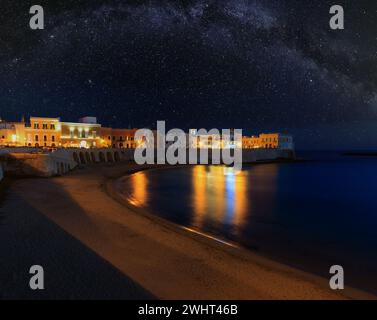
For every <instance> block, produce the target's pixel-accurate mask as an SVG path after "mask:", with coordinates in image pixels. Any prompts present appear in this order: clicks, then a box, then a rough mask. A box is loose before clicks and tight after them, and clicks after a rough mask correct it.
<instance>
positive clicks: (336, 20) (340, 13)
mask: <svg viewBox="0 0 377 320" xmlns="http://www.w3.org/2000/svg"><path fill="white" fill-rule="evenodd" d="M29 13H30V14H31V15H32V17H31V18H30V21H29V26H30V29H32V30H43V29H44V18H45V15H44V9H43V7H42V6H41V5H33V6H32V7H30V10H29ZM329 13H330V15H331V17H330V21H329V25H330V28H331V29H332V30H343V29H344V9H343V7H342V6H341V5H332V6H331V7H330V11H329Z"/></svg>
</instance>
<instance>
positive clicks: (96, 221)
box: [0, 163, 370, 299]
mask: <svg viewBox="0 0 377 320" xmlns="http://www.w3.org/2000/svg"><path fill="white" fill-rule="evenodd" d="M143 168H145V167H140V166H137V165H135V164H132V163H118V164H94V165H91V166H89V167H87V168H84V169H83V170H77V171H75V172H72V173H70V174H68V175H65V176H62V177H55V178H51V179H37V178H36V179H23V180H22V179H21V180H17V181H16V182H15V183H14V184H12V186H11V194H12V197H11V198H9V199H7V201H6V202H5V204H4V207H3V214H4V215H5V216H6V217H7V216H8V217H9V220H10V222H9V221H8V222H6V223H4V224H3V225H2V226H1V228H3V229H2V232H0V244H1V243H3V246H4V248H3V249H2V250H0V260H1V261H2V273H1V275H0V276H1V277H2V278H4V279H2V280H4V281H5V282H2V283H3V285H2V286H1V287H0V291H2V292H3V293H4V294H8V296H9V295H10V294H11V296H12V297H20V296H21V297H28V298H34V297H38V294H39V295H40V294H41V293H38V292H31V291H30V290H29V291H28V290H27V289H25V288H26V286H25V285H24V283H23V280H24V279H23V276H22V275H24V274H27V272H25V270H27V268H28V264H30V263H40V264H42V265H44V266H45V270H46V290H44V292H43V293H42V294H43V296H44V297H46V296H52V297H55V298H67V297H68V298H69V297H71V296H72V297H75V298H77V297H81V298H87V297H89V298H90V297H101V296H102V295H105V294H106V296H111V297H114V296H115V297H118V298H124V297H126V298H127V297H128V298H130V296H131V297H133V298H142V297H145V296H148V294H151V295H152V296H154V297H157V298H161V299H348V298H361V297H362V298H365V297H370V296H368V295H365V294H363V293H361V292H358V291H353V290H351V289H350V288H347V289H346V290H344V291H342V292H336V291H332V290H331V289H330V288H329V285H328V280H327V279H322V278H319V277H316V276H313V275H310V274H307V273H305V272H302V271H298V270H295V269H293V268H290V267H286V266H284V265H281V264H278V263H275V262H273V261H271V260H268V259H265V258H261V257H259V256H258V255H256V254H253V253H251V252H249V251H246V250H244V249H242V248H238V247H230V246H227V245H225V244H223V243H219V242H216V241H213V240H211V239H208V238H206V237H203V236H200V235H197V234H194V233H191V232H189V231H187V230H183V229H182V228H179V227H178V226H177V225H174V224H172V223H169V222H167V221H164V220H161V219H157V218H155V217H154V216H151V215H149V214H148V213H145V212H144V213H143V212H137V211H134V210H132V209H131V208H129V207H126V206H124V204H123V203H122V202H121V201H120V200H119V199H117V197H116V194H115V193H114V192H113V190H112V188H111V186H112V185H113V183H114V182H115V181H116V180H117V178H119V177H121V176H123V175H125V174H127V173H128V172H134V171H135V170H140V169H143ZM167 170H168V169H167ZM106 186H107V187H108V189H107V188H105V187H106ZM12 217H15V219H14V221H13V220H12V219H13V218H12ZM45 218H47V219H45ZM11 221H13V222H11ZM18 221H22V223H19V222H18ZM51 221H52V222H54V224H52V223H51ZM31 222H32V223H31ZM30 224H31V225H30ZM57 226H59V227H57ZM62 229H63V230H64V231H65V232H63V231H62ZM8 238H9V239H8ZM9 244H11V247H12V248H9ZM7 248H8V249H7ZM89 253H90V254H89ZM104 262H106V263H104ZM110 265H111V266H112V267H113V271H114V272H111V268H110V269H109V266H110ZM115 270H119V271H120V273H121V275H123V277H124V279H123V281H121V278H120V280H119V281H120V282H117V281H116V279H117V277H118V276H119V273H117V272H115ZM47 275H48V277H47ZM109 279H110V280H111V281H110V280H109ZM107 280H109V282H108V283H107ZM87 285H89V288H90V290H87V289H86V286H87ZM122 288H123V290H122ZM135 288H136V289H135ZM127 292H129V294H128V295H127Z"/></svg>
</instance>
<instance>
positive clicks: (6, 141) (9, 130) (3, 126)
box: [0, 120, 25, 147]
mask: <svg viewBox="0 0 377 320" xmlns="http://www.w3.org/2000/svg"><path fill="white" fill-rule="evenodd" d="M24 145H25V123H24V122H7V121H1V120H0V146H8V147H19V146H24Z"/></svg>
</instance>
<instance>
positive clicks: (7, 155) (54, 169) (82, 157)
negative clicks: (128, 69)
mask: <svg viewBox="0 0 377 320" xmlns="http://www.w3.org/2000/svg"><path fill="white" fill-rule="evenodd" d="M185 152H186V150H185ZM206 152H208V151H206ZM208 155H209V156H208V158H209V162H210V163H211V161H212V152H211V151H209V154H208ZM197 156H198V159H197V161H198V163H199V160H200V152H198V154H197ZM133 157H134V150H132V149H58V150H56V151H53V152H42V151H41V150H39V149H34V148H13V149H12V148H9V149H2V150H0V161H2V163H3V169H2V170H3V171H6V172H7V174H9V175H14V176H39V177H52V176H56V175H63V174H66V173H68V172H69V171H71V170H73V169H75V168H76V167H77V166H84V165H87V164H91V163H99V162H102V163H106V162H119V161H125V160H126V161H128V160H132V159H133ZM294 157H295V155H294V151H291V150H280V149H244V150H243V151H242V161H243V162H244V163H252V162H258V161H266V160H277V159H287V160H288V159H294ZM155 159H156V158H155ZM187 161H188V160H187ZM220 161H222V160H220Z"/></svg>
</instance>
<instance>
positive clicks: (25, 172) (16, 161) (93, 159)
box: [0, 149, 133, 177]
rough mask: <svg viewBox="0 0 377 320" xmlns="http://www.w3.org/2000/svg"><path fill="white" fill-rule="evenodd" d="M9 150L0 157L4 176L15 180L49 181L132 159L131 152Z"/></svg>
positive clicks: (106, 150) (115, 150) (117, 150)
mask: <svg viewBox="0 0 377 320" xmlns="http://www.w3.org/2000/svg"><path fill="white" fill-rule="evenodd" d="M14 151H15V150H13V149H10V150H8V152H4V150H3V152H2V153H0V158H1V159H2V161H3V163H4V170H5V171H6V172H7V174H10V175H15V176H39V177H51V176H55V175H62V174H65V173H67V172H69V171H71V170H73V169H75V168H76V167H77V166H83V165H86V164H90V163H99V162H103V163H105V162H118V161H122V160H130V159H132V158H133V150H119V149H59V150H56V151H54V152H40V151H38V150H36V149H34V150H28V151H29V152H25V150H17V152H14Z"/></svg>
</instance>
